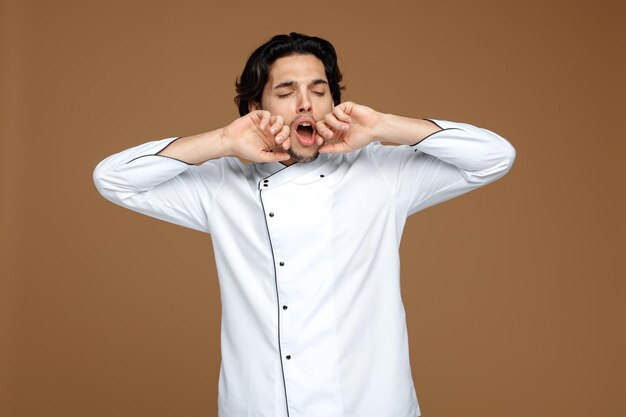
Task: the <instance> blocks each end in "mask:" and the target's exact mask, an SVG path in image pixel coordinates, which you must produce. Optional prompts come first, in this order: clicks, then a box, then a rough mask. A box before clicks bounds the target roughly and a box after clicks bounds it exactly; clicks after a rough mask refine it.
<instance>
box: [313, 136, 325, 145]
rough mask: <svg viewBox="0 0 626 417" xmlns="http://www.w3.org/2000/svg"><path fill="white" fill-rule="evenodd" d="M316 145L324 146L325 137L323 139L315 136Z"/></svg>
mask: <svg viewBox="0 0 626 417" xmlns="http://www.w3.org/2000/svg"><path fill="white" fill-rule="evenodd" d="M315 143H316V144H317V145H318V146H321V145H323V144H324V138H323V137H321V136H320V135H319V134H315Z"/></svg>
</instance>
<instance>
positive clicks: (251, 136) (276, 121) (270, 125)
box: [222, 110, 290, 162]
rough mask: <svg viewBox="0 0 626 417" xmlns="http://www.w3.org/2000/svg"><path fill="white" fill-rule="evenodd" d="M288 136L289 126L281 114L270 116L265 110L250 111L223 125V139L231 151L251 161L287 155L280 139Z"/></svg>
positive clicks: (286, 157)
mask: <svg viewBox="0 0 626 417" xmlns="http://www.w3.org/2000/svg"><path fill="white" fill-rule="evenodd" d="M288 137H289V126H287V125H285V124H284V120H283V118H282V116H272V115H271V114H270V112H268V111H266V110H256V111H253V112H250V113H248V114H246V115H244V116H241V117H240V118H238V119H236V120H235V121H234V122H232V123H231V124H229V125H228V126H226V127H225V128H224V129H223V130H222V139H223V141H224V142H225V143H226V144H227V146H228V149H229V150H230V154H231V155H232V156H236V157H239V158H243V159H247V160H249V161H253V162H278V161H286V160H287V159H289V158H290V156H289V154H287V153H286V152H284V150H283V148H285V149H286V147H288V144H287V143H284V142H283V143H284V145H283V147H282V148H281V146H280V145H279V142H280V141H282V140H283V139H286V138H288Z"/></svg>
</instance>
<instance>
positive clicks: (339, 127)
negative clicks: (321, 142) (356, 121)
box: [324, 113, 349, 131]
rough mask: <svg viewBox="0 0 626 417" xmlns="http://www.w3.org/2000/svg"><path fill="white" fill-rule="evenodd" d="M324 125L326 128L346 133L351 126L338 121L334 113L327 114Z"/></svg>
mask: <svg viewBox="0 0 626 417" xmlns="http://www.w3.org/2000/svg"><path fill="white" fill-rule="evenodd" d="M324 123H325V124H326V126H328V127H329V128H331V129H333V130H336V131H346V130H348V128H349V125H348V124H347V123H343V122H341V121H340V120H339V119H337V117H335V114H334V113H328V114H326V116H324Z"/></svg>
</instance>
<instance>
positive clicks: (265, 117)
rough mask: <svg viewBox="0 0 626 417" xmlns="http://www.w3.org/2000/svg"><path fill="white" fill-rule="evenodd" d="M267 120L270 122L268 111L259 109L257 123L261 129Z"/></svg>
mask: <svg viewBox="0 0 626 417" xmlns="http://www.w3.org/2000/svg"><path fill="white" fill-rule="evenodd" d="M269 122H270V112H268V111H264V110H261V123H259V127H260V128H261V130H265V128H266V127H267V125H268V124H269Z"/></svg>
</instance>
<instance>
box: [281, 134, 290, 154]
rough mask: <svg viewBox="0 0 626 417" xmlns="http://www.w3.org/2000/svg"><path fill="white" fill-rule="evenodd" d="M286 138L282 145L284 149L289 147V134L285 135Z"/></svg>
mask: <svg viewBox="0 0 626 417" xmlns="http://www.w3.org/2000/svg"><path fill="white" fill-rule="evenodd" d="M286 138H287V139H285V141H284V142H283V145H282V146H283V149H284V150H287V149H289V148H291V136H289V135H287V136H286Z"/></svg>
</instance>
